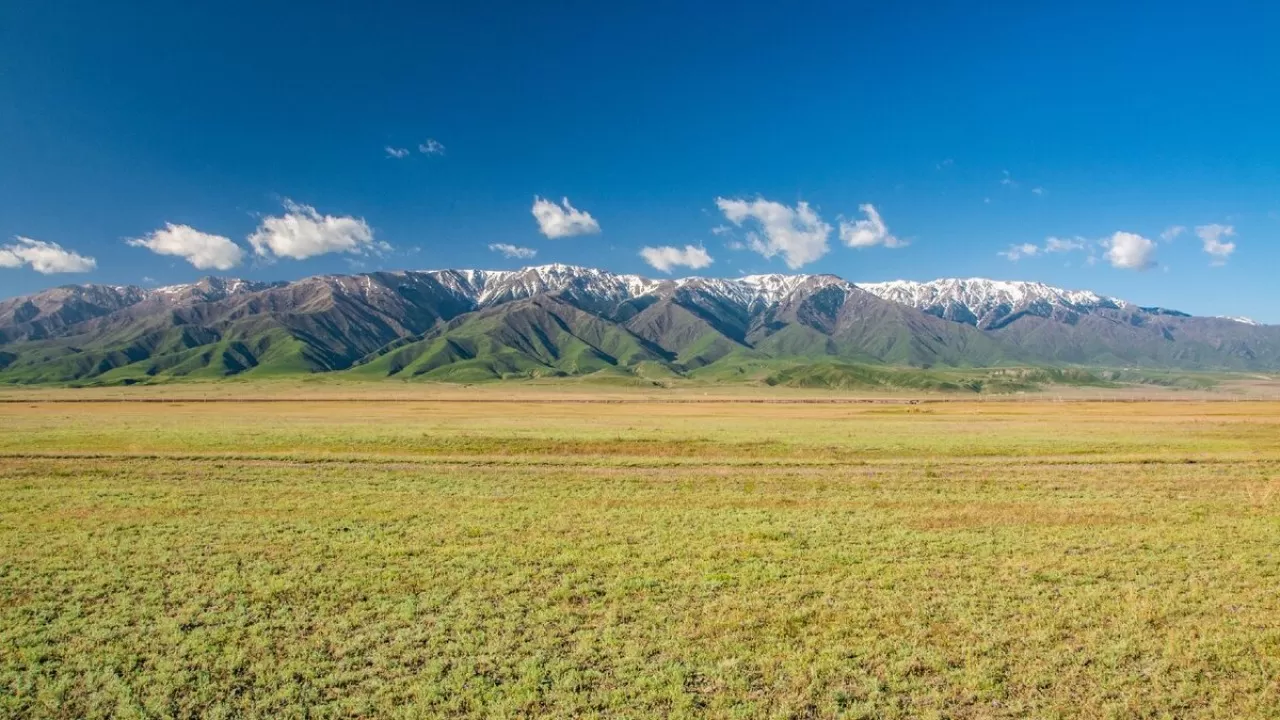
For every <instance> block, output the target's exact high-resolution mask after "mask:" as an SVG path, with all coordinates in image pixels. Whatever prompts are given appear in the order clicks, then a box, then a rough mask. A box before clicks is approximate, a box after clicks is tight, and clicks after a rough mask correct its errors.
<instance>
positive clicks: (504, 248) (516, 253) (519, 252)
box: [489, 243, 538, 260]
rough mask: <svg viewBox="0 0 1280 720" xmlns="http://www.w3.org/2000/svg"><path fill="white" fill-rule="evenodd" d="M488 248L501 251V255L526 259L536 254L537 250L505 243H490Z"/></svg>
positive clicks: (497, 251)
mask: <svg viewBox="0 0 1280 720" xmlns="http://www.w3.org/2000/svg"><path fill="white" fill-rule="evenodd" d="M489 249H490V250H492V251H493V252H496V253H502V256H503V257H509V258H520V259H521V260H528V259H530V258H532V257H533V256H535V255H537V254H538V251H537V250H534V249H533V248H527V247H518V246H516V245H509V244H507V243H490V245H489Z"/></svg>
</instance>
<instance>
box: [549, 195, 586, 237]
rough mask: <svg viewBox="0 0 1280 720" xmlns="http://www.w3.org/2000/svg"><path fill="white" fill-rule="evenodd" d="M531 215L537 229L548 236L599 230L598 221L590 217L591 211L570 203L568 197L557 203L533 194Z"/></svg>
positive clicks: (570, 234) (580, 233)
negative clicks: (536, 222) (535, 220)
mask: <svg viewBox="0 0 1280 720" xmlns="http://www.w3.org/2000/svg"><path fill="white" fill-rule="evenodd" d="M533 217H534V218H535V219H537V221H538V230H539V231H540V232H541V233H542V234H543V235H546V236H547V237H549V238H562V237H572V236H574V235H594V234H596V233H598V232H600V223H598V222H596V219H595V218H593V217H591V213H589V212H586V211H584V210H578V209H577V208H575V207H574V206H572V205H570V204H569V198H564V199H563V201H562V202H561V204H560V205H557V204H555V203H553V202H551V201H550V200H544V199H542V198H540V197H538V196H536V195H535V196H534V198H533Z"/></svg>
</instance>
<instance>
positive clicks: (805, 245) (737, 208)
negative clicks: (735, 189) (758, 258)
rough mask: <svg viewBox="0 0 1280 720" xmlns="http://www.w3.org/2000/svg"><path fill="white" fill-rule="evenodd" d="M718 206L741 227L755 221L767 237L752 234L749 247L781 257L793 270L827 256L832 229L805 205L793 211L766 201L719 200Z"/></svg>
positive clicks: (768, 254)
mask: <svg viewBox="0 0 1280 720" xmlns="http://www.w3.org/2000/svg"><path fill="white" fill-rule="evenodd" d="M716 206H717V207H719V208H720V211H721V212H723V213H724V216H725V218H726V219H727V220H728V221H729V222H731V223H733V224H734V225H737V226H738V227H742V226H743V224H744V223H746V222H747V221H752V222H754V223H755V224H756V225H757V226H758V227H759V228H760V231H761V232H763V233H764V237H763V238H761V237H760V235H759V234H758V233H755V232H752V233H750V234H749V235H748V242H747V245H748V247H750V248H751V249H752V250H754V251H756V252H758V253H760V254H761V255H763V256H764V257H766V258H771V257H773V256H775V255H779V254H780V255H782V257H783V259H784V260H785V261H786V263H787V267H789V268H791V269H792V270H795V269H796V268H799V267H801V266H803V265H805V264H807V263H811V262H813V261H814V260H817V259H818V258H820V257H822V256H823V255H826V254H827V237H828V236H830V235H831V226H830V225H828V224H827V223H825V222H823V221H822V218H821V217H818V213H816V212H814V211H813V209H812V208H810V207H809V204H808V203H806V202H799V203H796V206H795V207H794V208H791V207H787V206H786V205H783V204H782V203H776V202H771V201H769V200H765V199H764V198H757V199H755V200H751V201H747V200H731V199H728V198H716Z"/></svg>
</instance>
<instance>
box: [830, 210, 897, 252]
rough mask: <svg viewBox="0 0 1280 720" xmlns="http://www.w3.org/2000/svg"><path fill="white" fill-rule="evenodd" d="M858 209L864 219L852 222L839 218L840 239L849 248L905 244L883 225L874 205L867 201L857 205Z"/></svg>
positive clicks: (890, 246) (889, 246) (895, 246)
mask: <svg viewBox="0 0 1280 720" xmlns="http://www.w3.org/2000/svg"><path fill="white" fill-rule="evenodd" d="M858 209H859V210H861V211H862V214H864V215H866V216H867V218H866V219H865V220H857V221H854V222H848V221H847V220H844V219H843V218H842V219H841V220H840V239H841V240H842V241H843V242H844V244H845V245H848V246H849V247H851V248H866V247H875V246H876V245H883V246H885V247H887V248H899V247H904V246H905V245H906V243H905V242H903V241H902V240H900V239H899V238H898V237H897V236H895V235H894V234H892V233H890V232H889V228H888V227H886V226H885V224H884V220H881V219H880V213H878V212H876V208H875V206H874V205H871V204H870V203H867V204H865V205H859V206H858Z"/></svg>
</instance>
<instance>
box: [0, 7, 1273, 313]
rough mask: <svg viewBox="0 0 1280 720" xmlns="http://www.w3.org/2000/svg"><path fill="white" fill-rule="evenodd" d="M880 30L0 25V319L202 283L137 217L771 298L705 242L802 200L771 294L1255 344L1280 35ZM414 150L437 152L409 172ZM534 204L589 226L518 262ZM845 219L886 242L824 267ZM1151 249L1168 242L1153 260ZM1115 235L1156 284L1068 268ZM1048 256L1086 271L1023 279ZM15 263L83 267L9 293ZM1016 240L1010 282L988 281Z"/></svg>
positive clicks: (1174, 19)
mask: <svg viewBox="0 0 1280 720" xmlns="http://www.w3.org/2000/svg"><path fill="white" fill-rule="evenodd" d="M904 5H908V4H907V3H850V2H828V3H803V2H800V3H786V4H783V3H754V2H737V3H710V2H708V3H689V2H645V3H630V2H620V3H599V2H573V3H567V2H566V3H516V2H511V3H479V2H477V3H419V4H416V5H414V4H406V3H383V2H363V3H326V2H313V3H280V2H238V1H236V2H221V3H181V2H171V1H167V2H155V3H139V2H120V3H101V2H79V1H68V2H48V3H45V2H6V3H3V4H0V265H4V264H5V257H8V258H9V260H8V263H7V264H8V265H9V267H0V296H12V295H16V294H21V293H26V292H31V291H35V290H37V289H41V288H44V287H48V286H51V285H55V284H63V283H69V282H76V283H81V282H106V283H120V284H127V283H136V284H145V283H176V282H185V281H189V280H192V279H195V278H197V277H200V276H202V275H206V274H209V273H210V272H211V271H210V270H201V269H197V268H195V267H193V266H192V264H190V263H189V262H188V261H187V260H186V259H183V258H182V257H178V256H173V255H160V254H157V253H155V252H152V251H151V250H149V249H147V248H146V247H141V246H130V245H128V244H127V243H126V240H127V239H130V238H146V237H147V236H148V233H151V232H153V231H156V230H158V229H160V228H163V227H164V226H165V224H166V223H174V224H178V225H185V226H190V227H191V228H194V229H195V230H197V231H199V232H200V233H205V234H208V235H211V236H220V237H222V238H226V239H228V240H230V241H231V242H233V243H235V244H237V245H238V246H240V247H241V248H243V251H244V256H243V259H241V260H240V261H239V263H238V264H237V266H236V267H234V268H232V269H230V270H227V271H226V272H218V271H213V272H215V274H224V275H236V276H241V277H248V278H255V279H288V278H295V277H302V276H305V275H312V274H318V273H325V272H351V271H352V270H353V269H361V268H363V269H377V268H384V269H405V268H410V269H418V268H421V269H425V268H440V267H490V268H509V267H518V266H520V265H522V264H531V263H536V264H540V263H544V262H546V263H549V262H565V263H573V264H582V265H591V266H598V267H602V268H606V269H609V270H614V271H619V272H639V273H646V274H652V275H658V274H660V273H659V272H658V271H657V270H655V269H653V268H651V267H650V266H649V265H647V264H646V261H645V260H644V259H643V258H642V257H641V256H640V255H639V252H640V250H641V248H643V247H646V246H648V247H659V246H673V247H675V248H677V249H683V248H685V246H688V245H692V246H695V247H700V248H702V249H703V250H705V251H706V254H707V255H708V256H709V257H710V258H711V259H713V261H714V262H713V264H711V265H710V266H707V267H702V268H700V269H697V270H696V271H695V270H691V269H689V268H685V267H675V268H674V269H673V272H674V273H675V274H687V273H692V272H697V273H698V274H704V275H723V276H733V275H739V274H744V273H753V272H787V271H789V268H788V266H787V263H786V262H785V258H786V255H785V254H783V253H779V254H775V255H774V256H773V257H771V258H767V257H765V256H763V255H762V254H759V253H757V252H753V251H752V250H751V249H750V248H745V249H731V248H732V247H736V245H737V244H749V241H750V235H749V234H748V233H751V232H755V233H756V234H757V236H758V237H759V238H760V239H761V241H762V242H764V241H767V240H769V235H768V232H767V231H768V230H769V228H768V227H767V226H766V225H762V224H760V223H759V222H758V221H759V220H760V219H762V216H760V215H752V214H747V215H745V216H739V220H740V221H741V227H736V226H734V225H733V223H731V222H729V221H728V220H727V219H726V214H725V212H724V211H723V210H722V208H720V207H718V206H717V202H716V200H717V198H726V199H731V200H743V201H746V202H747V203H751V202H753V201H756V200H761V199H762V200H765V201H768V203H776V204H777V205H769V207H773V208H784V209H789V211H796V209H797V206H798V203H800V202H805V203H808V205H809V206H810V208H811V209H812V210H813V211H814V212H816V213H817V214H818V215H819V216H820V217H821V220H822V222H825V223H826V224H828V225H830V226H832V232H831V234H830V236H829V240H828V241H827V242H828V246H829V250H828V251H827V252H826V253H825V254H821V256H820V257H819V258H818V259H816V260H811V261H806V262H803V264H802V265H801V266H800V270H801V271H803V272H831V273H836V274H839V275H841V276H844V277H847V278H849V279H851V280H855V281H857V280H867V281H870V280H886V279H894V278H906V279H915V280H928V279H933V278H937V277H949V276H966V277H967V276H984V277H994V278H1001V279H1026V280H1040V281H1044V282H1048V283H1051V284H1056V285H1061V286H1066V287H1072V288H1088V289H1093V290H1097V291H1099V292H1103V293H1107V294H1112V295H1116V296H1120V297H1123V298H1126V299H1130V300H1133V301H1135V302H1140V303H1143V304H1159V305H1164V306H1170V307H1176V308H1180V309H1184V310H1187V311H1191V312H1196V313H1200V314H1242V315H1251V316H1254V317H1256V318H1257V319H1259V320H1263V321H1268V322H1280V283H1278V282H1277V281H1276V279H1275V275H1276V274H1277V270H1280V242H1278V240H1280V43H1277V41H1276V40H1277V38H1280V8H1278V7H1277V6H1276V5H1275V4H1274V3H1261V2H1247V3H1245V2H1240V3H1237V2H1230V1H1228V2H1213V3H1154V2H1153V3H1114V2H1074V3H1065V2H1063V3H1052V4H1050V3H1021V2H1009V3H985V4H983V3H973V2H932V3H913V4H912V5H915V6H916V7H915V8H914V9H912V8H909V7H903V6H904ZM428 139H433V140H436V141H437V142H439V143H441V144H442V145H443V146H444V152H443V154H426V153H422V152H419V151H418V150H417V148H418V146H419V144H422V143H425V142H426V141H427V140H428ZM387 148H392V149H396V150H399V149H405V150H408V151H409V152H408V154H407V155H406V156H405V157H403V158H395V157H391V156H390V155H389V154H388V152H387ZM1006 179H1007V180H1008V182H1005V180H1006ZM535 196H541V197H545V198H549V199H552V200H556V201H559V200H560V199H561V198H564V197H567V198H569V200H570V202H571V203H572V206H573V207H574V208H576V209H578V210H580V211H584V212H586V213H589V214H590V216H591V217H592V218H593V219H594V221H595V222H596V223H597V224H598V226H599V229H600V232H598V233H587V234H577V235H570V236H566V237H558V238H552V237H547V236H546V235H545V234H543V233H542V232H540V228H539V224H538V222H536V221H535V218H534V216H533V215H532V214H531V212H530V211H531V206H532V205H533V202H534V198H535ZM286 199H288V200H291V201H292V202H293V203H296V204H298V205H305V206H310V207H313V208H315V211H316V213H317V214H316V215H309V214H307V211H306V209H305V208H301V209H299V208H298V206H297V205H295V206H294V210H293V212H295V213H302V219H303V221H307V220H308V219H310V220H312V221H315V220H316V219H317V218H319V219H320V224H321V225H323V226H324V227H323V228H322V229H326V230H333V229H334V227H337V226H335V225H333V223H337V224H338V225H340V224H341V223H342V222H343V221H344V219H347V218H352V219H363V221H364V222H365V223H366V224H367V225H368V231H369V235H360V234H359V231H357V233H356V235H357V236H358V237H357V239H356V240H355V241H352V242H355V243H356V244H355V249H356V250H358V251H360V252H356V253H352V252H330V253H325V254H316V255H310V256H309V257H306V258H305V259H294V258H292V257H290V256H289V255H290V253H291V252H292V253H293V254H296V255H303V254H308V253H302V252H297V251H291V250H290V249H289V248H291V247H295V246H294V245H289V244H288V243H282V244H271V243H269V242H267V243H266V245H267V246H268V247H269V248H270V250H268V252H267V254H266V255H264V256H258V255H255V254H254V253H253V249H252V247H251V245H250V242H249V239H248V238H249V236H250V235H251V234H253V233H254V232H255V230H256V229H258V228H259V226H260V225H261V224H263V223H264V221H266V220H268V219H269V218H271V217H276V218H280V217H281V216H284V220H285V221H287V220H288V219H289V217H288V213H290V210H288V209H287V208H286V207H285V205H284V202H285V200H286ZM863 204H871V205H873V206H874V208H875V209H876V211H878V212H879V214H880V216H881V217H882V218H883V220H884V222H885V223H886V224H887V230H888V232H889V233H891V234H892V235H893V236H895V237H897V238H899V239H901V240H902V241H904V242H905V247H896V248H894V247H886V246H885V243H884V242H879V243H877V244H874V245H872V246H870V247H863V248H851V247H846V245H845V244H844V243H842V242H841V239H840V232H839V218H840V217H844V218H845V219H846V220H849V221H854V220H857V219H862V218H864V215H863V213H862V212H861V211H860V206H862V205H863ZM753 207H757V209H758V208H759V207H760V206H759V205H756V206H753ZM324 216H332V223H330V224H329V225H324V223H323V218H324ZM304 224H305V222H304ZM784 224H785V223H784ZM1215 224H1216V225H1222V226H1230V227H1231V228H1232V230H1233V231H1234V235H1222V234H1219V235H1217V236H1216V237H1217V239H1218V241H1219V243H1227V242H1231V243H1234V251H1233V252H1230V253H1229V254H1224V253H1226V251H1225V250H1224V249H1223V247H1222V246H1221V245H1218V246H1216V247H1217V248H1218V252H1219V254H1217V255H1213V254H1210V253H1207V252H1206V251H1205V241H1204V240H1203V239H1202V238H1201V237H1198V236H1197V233H1196V228H1197V227H1200V226H1208V225H1215ZM719 226H730V227H732V228H733V229H732V232H723V231H722V232H721V233H720V234H713V232H712V230H713V229H714V228H717V227H719ZM1172 226H1184V227H1186V228H1187V230H1186V231H1185V232H1183V233H1182V234H1181V235H1180V236H1178V237H1177V238H1176V239H1174V240H1172V241H1164V240H1162V239H1161V237H1160V236H1161V233H1162V232H1163V231H1165V230H1166V229H1167V228H1169V227H1172ZM347 227H348V229H349V227H350V226H347ZM801 229H802V230H803V229H804V228H801ZM809 229H810V230H811V229H812V228H809ZM277 230H279V231H280V232H284V233H286V234H287V232H288V229H287V228H285V229H283V230H281V229H280V228H277ZM1117 232H1126V233H1133V234H1135V235H1139V236H1142V237H1143V238H1146V239H1147V240H1149V241H1151V242H1153V243H1155V245H1154V247H1147V246H1142V247H1139V248H1137V250H1139V251H1141V252H1140V253H1139V254H1140V255H1141V257H1140V258H1139V259H1140V260H1141V263H1140V264H1150V263H1154V264H1155V266H1154V267H1150V268H1148V269H1145V270H1141V269H1134V268H1117V267H1114V266H1113V263H1112V262H1111V260H1112V258H1110V257H1108V255H1107V252H1108V249H1107V248H1106V247H1102V246H1099V245H1098V243H1099V241H1101V240H1104V239H1107V238H1112V237H1114V235H1115V233H1117ZM553 234H554V233H553ZM873 236H874V233H873ZM344 237H347V238H348V239H350V237H352V236H351V235H349V234H348V235H346V236H344ZM1048 237H1057V238H1060V239H1063V240H1068V241H1069V242H1074V243H1081V244H1083V245H1084V246H1085V247H1086V248H1087V249H1082V250H1070V251H1067V252H1056V253H1049V252H1045V243H1046V238H1048ZM19 238H30V239H33V240H37V241H40V242H42V243H56V244H57V245H58V246H60V247H61V248H62V249H63V250H64V251H67V252H74V253H77V254H79V255H81V256H84V257H92V258H94V259H95V261H96V267H94V268H93V269H92V270H90V271H88V272H79V273H65V274H44V273H40V272H37V270H36V269H35V267H33V263H32V262H31V260H30V258H31V255H29V254H22V252H20V253H19V254H18V255H14V254H13V253H14V251H15V249H16V250H17V251H24V249H25V250H30V249H31V247H32V246H31V245H30V244H29V243H28V244H25V245H24V244H23V243H24V241H22V240H20V239H19ZM1077 238H1078V239H1077ZM304 239H305V238H304ZM879 239H880V240H883V239H884V237H883V234H881V235H880V237H879ZM294 240H297V238H294ZM264 242H265V241H264ZM779 242H780V243H782V244H784V245H785V243H786V242H788V240H787V239H786V238H780V239H779ZM872 242H875V238H874V237H873V240H872ZM498 243H502V244H508V245H513V246H519V247H523V248H529V249H533V250H536V251H537V256H536V258H535V259H533V260H520V259H515V258H506V257H504V256H503V255H502V254H500V253H498V252H494V251H492V250H490V249H489V246H490V245H491V244H498ZM384 244H385V245H384ZM889 244H893V243H892V242H890V243H889ZM1023 244H1032V245H1035V246H1036V248H1035V252H1036V253H1037V254H1036V255H1033V256H1029V257H1026V256H1024V257H1022V258H1021V259H1019V260H1017V261H1016V262H1015V261H1011V260H1009V259H1008V258H1007V257H1005V256H1001V255H999V254H998V253H1001V252H1007V251H1008V250H1009V248H1010V247H1011V246H1020V245H1023ZM322 245H323V243H322ZM375 245H376V246H378V247H380V248H381V249H378V250H376V251H375V249H374V248H375ZM324 247H329V246H324ZM3 248H8V251H7V252H9V253H10V254H9V255H8V256H5V255H4V254H3V253H4V252H6V251H5V250H4V249H3ZM1133 249H1134V248H1133V247H1131V246H1129V245H1126V246H1125V248H1124V250H1125V252H1128V251H1129V250H1133ZM1090 254H1092V255H1093V258H1094V260H1093V264H1089V261H1088V258H1089V255H1090ZM273 257H274V259H272V258H273ZM1214 263H1217V264H1214ZM1122 264H1123V263H1122ZM73 265H74V263H73ZM45 269H49V268H48V267H46V268H45ZM77 269H83V263H81V265H80V267H79V268H77Z"/></svg>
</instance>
